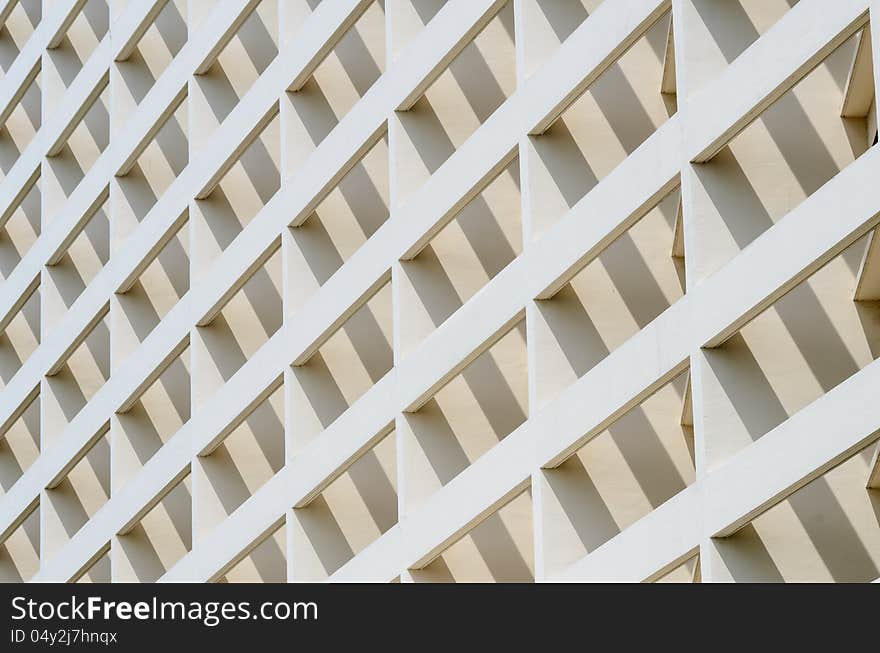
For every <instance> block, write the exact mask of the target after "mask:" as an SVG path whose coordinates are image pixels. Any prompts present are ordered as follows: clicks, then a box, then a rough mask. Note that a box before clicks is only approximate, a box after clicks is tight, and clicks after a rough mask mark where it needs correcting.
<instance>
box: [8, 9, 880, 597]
mask: <svg viewBox="0 0 880 653" xmlns="http://www.w3.org/2000/svg"><path fill="white" fill-rule="evenodd" d="M877 15H880V1H878V0H834V1H832V0H800V1H799V2H798V1H797V0H671V1H670V0H665V1H664V0H604V1H602V0H384V2H383V1H382V0H262V1H259V0H49V1H47V2H40V1H38V0H0V23H2V25H3V27H2V30H0V68H2V78H0V119H2V130H0V175H2V179H0V278H2V286H0V388H2V390H0V488H2V489H0V491H2V493H3V494H2V497H0V581H3V582H18V581H71V582H72V581H82V582H89V581H114V582H155V581H188V582H208V581H211V582H241V581H264V582H297V581H323V580H330V581H369V582H392V581H399V582H446V581H457V582H469V581H481V582H511V581H516V582H532V581H538V582H541V581H575V582H589V581H673V582H719V581H728V582H750V581H782V582H798V581H831V582H845V581H849V582H852V581H855V582H866V581H872V580H875V579H877V578H878V577H880V463H878V460H877V440H878V439H880V395H878V388H880V363H877V362H875V361H876V359H877V358H878V357H880V237H876V236H875V229H876V228H877V226H878V223H880V183H878V180H880V153H878V150H877V148H876V147H873V146H874V145H875V143H876V141H877V107H876V102H875V85H876V78H877V71H880V65H877V63H876V62H875V58H876V56H878V55H875V53H877V52H880V47H872V31H871V19H872V18H873V17H874V16H877Z"/></svg>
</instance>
